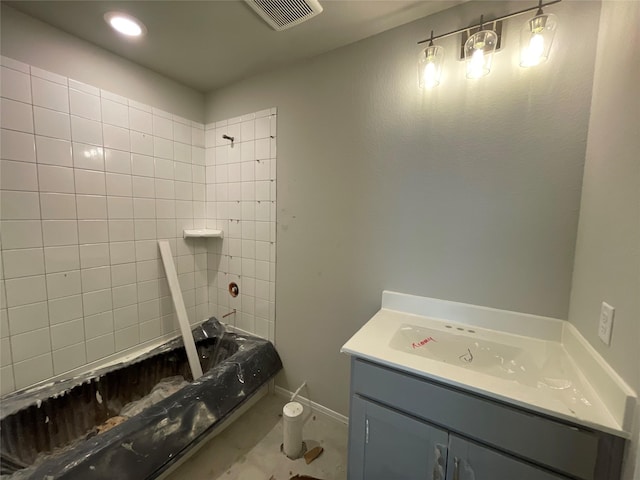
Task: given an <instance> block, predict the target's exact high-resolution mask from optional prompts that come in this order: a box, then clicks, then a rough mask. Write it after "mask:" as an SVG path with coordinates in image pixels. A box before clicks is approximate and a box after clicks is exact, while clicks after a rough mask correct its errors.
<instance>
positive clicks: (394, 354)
mask: <svg viewBox="0 0 640 480" xmlns="http://www.w3.org/2000/svg"><path fill="white" fill-rule="evenodd" d="M467 347H468V348H467ZM458 350H460V352H458ZM341 351H342V352H345V353H348V354H350V355H354V356H356V357H360V358H364V359H368V360H371V361H374V362H377V363H379V364H382V365H385V366H389V367H393V368H396V369H399V370H401V371H405V372H408V373H412V374H416V375H419V376H421V377H424V378H427V379H432V380H436V381H439V382H441V383H443V384H446V385H450V386H454V387H458V388H462V389H464V390H468V391H470V392H475V393H478V394H481V395H483V396H486V397H490V398H495V399H496V400H500V401H503V402H507V403H509V404H512V405H515V406H519V407H523V408H526V409H528V410H532V411H535V412H539V413H543V414H545V415H550V416H553V417H556V418H559V419H563V420H568V421H570V422H572V423H575V424H578V425H583V426H586V427H590V428H595V429H598V430H602V431H605V432H607V433H611V434H614V435H617V436H621V437H624V438H628V437H629V436H630V433H629V432H630V431H631V422H632V418H633V408H634V406H635V402H636V400H635V398H636V397H635V393H634V392H633V390H632V389H630V388H629V387H628V386H627V385H626V384H625V383H624V381H622V379H620V377H619V376H618V375H617V374H616V373H615V372H614V371H613V370H612V369H611V368H610V367H609V365H607V364H606V362H604V360H603V359H602V358H601V357H600V356H599V355H598V354H597V353H596V352H595V350H593V348H591V347H590V345H588V343H587V342H586V341H585V340H584V339H583V338H582V337H581V336H580V334H579V333H578V331H577V330H576V329H575V328H574V327H573V326H572V325H570V324H569V323H568V322H565V321H562V320H557V319H551V318H546V317H538V316H534V315H527V314H521V313H515V312H507V311H504V310H496V309H491V308H486V307H479V306H474V305H466V304H461V303H455V302H448V301H443V300H436V299H430V298H425V297H416V296H411V295H404V294H398V293H394V292H384V293H383V301H382V309H381V310H380V311H379V312H378V313H377V314H376V315H374V316H373V318H371V320H369V321H368V322H367V323H366V324H365V325H364V326H363V327H362V328H361V329H360V330H359V331H358V332H357V333H356V334H355V335H354V336H353V337H352V338H351V339H350V340H349V341H348V342H347V343H346V344H345V345H344V346H343V347H342V350H341ZM467 352H468V353H467ZM459 354H460V355H459Z"/></svg>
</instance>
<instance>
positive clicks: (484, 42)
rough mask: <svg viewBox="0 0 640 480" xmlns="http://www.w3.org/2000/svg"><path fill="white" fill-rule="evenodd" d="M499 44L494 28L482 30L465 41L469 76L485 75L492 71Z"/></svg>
mask: <svg viewBox="0 0 640 480" xmlns="http://www.w3.org/2000/svg"><path fill="white" fill-rule="evenodd" d="M497 44H498V35H497V34H496V32H494V31H493V30H481V31H479V32H476V33H474V34H473V35H471V36H470V37H469V38H468V39H467V41H466V42H465V43H464V60H465V62H466V64H467V78H480V77H484V76H485V75H487V74H488V73H489V72H490V71H491V62H492V61H493V53H494V52H495V51H496V45H497Z"/></svg>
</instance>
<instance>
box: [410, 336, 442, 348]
mask: <svg viewBox="0 0 640 480" xmlns="http://www.w3.org/2000/svg"><path fill="white" fill-rule="evenodd" d="M435 341H436V339H435V338H433V337H429V338H425V339H424V340H420V341H419V342H418V343H416V342H413V343H412V344H411V347H413V348H419V347H422V346H424V345H426V344H427V343H429V342H435Z"/></svg>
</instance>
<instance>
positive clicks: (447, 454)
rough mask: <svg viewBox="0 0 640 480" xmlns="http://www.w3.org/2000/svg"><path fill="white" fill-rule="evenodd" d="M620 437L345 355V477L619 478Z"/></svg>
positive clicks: (419, 479) (467, 479) (434, 479)
mask: <svg viewBox="0 0 640 480" xmlns="http://www.w3.org/2000/svg"><path fill="white" fill-rule="evenodd" d="M624 443H625V442H624V439H622V438H620V437H616V436H614V435H610V434H607V433H604V432H600V431H596V430H591V429H588V428H584V427H581V426H579V425H575V424H570V423H566V422H561V421H558V420H556V419H554V418H550V417H546V416H543V415H539V414H536V413H534V412H532V411H529V410H525V409H522V408H516V407H514V406H512V405H509V404H506V403H502V402H498V401H496V400H493V399H489V398H486V397H483V396H479V395H477V394H474V393H472V392H469V391H466V390H464V389H460V388H454V387H451V386H448V385H444V384H443V383H440V382H436V381H432V380H429V379H426V378H423V377H418V376H415V375H411V374H409V373H406V372H402V371H399V370H396V369H393V368H389V367H386V366H382V365H379V364H377V363H374V362H370V361H366V360H362V359H359V358H355V357H354V358H352V363H351V412H350V418H349V464H348V479H349V480H405V479H406V480H568V479H573V480H618V479H619V478H620V470H621V465H622V457H623V452H624Z"/></svg>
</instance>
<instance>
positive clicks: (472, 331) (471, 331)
mask: <svg viewBox="0 0 640 480" xmlns="http://www.w3.org/2000/svg"><path fill="white" fill-rule="evenodd" d="M467 332H469V333H476V331H475V330H467Z"/></svg>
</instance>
